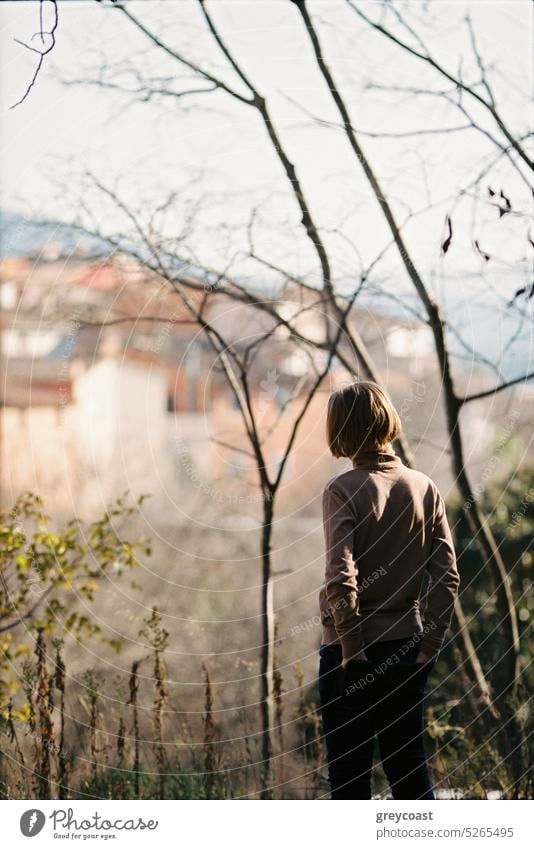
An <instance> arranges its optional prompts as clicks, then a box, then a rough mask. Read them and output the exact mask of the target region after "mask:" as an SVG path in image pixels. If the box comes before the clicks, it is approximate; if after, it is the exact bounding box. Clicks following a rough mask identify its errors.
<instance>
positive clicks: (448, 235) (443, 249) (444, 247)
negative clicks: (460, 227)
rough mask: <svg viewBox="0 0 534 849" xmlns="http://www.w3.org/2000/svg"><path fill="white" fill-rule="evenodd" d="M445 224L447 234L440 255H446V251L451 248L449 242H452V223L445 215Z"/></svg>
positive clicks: (448, 216)
mask: <svg viewBox="0 0 534 849" xmlns="http://www.w3.org/2000/svg"><path fill="white" fill-rule="evenodd" d="M445 223H446V224H447V227H448V234H447V237H446V239H445V241H444V242H443V243H442V245H441V253H442V254H446V253H447V251H448V250H449V248H450V246H451V242H452V221H451V218H450V215H447V217H446V218H445Z"/></svg>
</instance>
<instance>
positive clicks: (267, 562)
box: [260, 493, 274, 798]
mask: <svg viewBox="0 0 534 849" xmlns="http://www.w3.org/2000/svg"><path fill="white" fill-rule="evenodd" d="M273 506H274V505H273V497H272V495H271V494H270V493H268V494H265V495H264V500H263V524H262V535H261V561H262V563H261V566H262V579H261V634H262V642H261V661H260V665H261V671H260V682H261V696H260V706H261V719H262V746H261V754H262V764H261V792H262V798H268V796H269V786H270V784H271V758H272V736H271V735H272V730H273V721H274V712H273V698H272V686H273V654H274V606H273V579H272V571H271V538H272V519H273Z"/></svg>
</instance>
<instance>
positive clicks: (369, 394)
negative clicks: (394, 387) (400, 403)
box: [326, 380, 401, 457]
mask: <svg viewBox="0 0 534 849" xmlns="http://www.w3.org/2000/svg"><path fill="white" fill-rule="evenodd" d="M400 432H401V423H400V419H399V415H398V413H397V411H396V409H395V407H394V406H393V402H392V401H391V399H390V397H389V396H388V394H387V393H386V392H385V391H384V390H383V389H382V387H381V386H379V385H378V383H373V382H372V381H370V380H358V381H357V382H356V383H351V384H350V385H349V386H345V387H343V388H342V389H338V390H337V391H336V392H333V393H332V395H331V396H330V398H329V399H328V413H327V418H326V435H327V440H328V446H329V448H330V451H331V452H332V454H333V455H334V457H354V456H355V455H356V454H357V453H358V452H359V451H362V450H365V449H377V448H381V447H382V446H384V445H387V444H388V442H392V440H394V439H396V438H397V436H399V434H400Z"/></svg>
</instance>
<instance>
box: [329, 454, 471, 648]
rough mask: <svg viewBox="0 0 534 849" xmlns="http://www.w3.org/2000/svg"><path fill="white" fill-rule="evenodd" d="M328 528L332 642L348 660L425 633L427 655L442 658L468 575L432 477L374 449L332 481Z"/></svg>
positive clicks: (424, 643) (423, 645) (362, 455)
mask: <svg viewBox="0 0 534 849" xmlns="http://www.w3.org/2000/svg"><path fill="white" fill-rule="evenodd" d="M323 523H324V535H325V544H326V573H325V580H324V583H323V584H322V586H321V591H320V596H319V606H320V612H321V623H322V626H323V635H322V639H323V642H324V643H326V644H331V643H341V646H342V649H343V660H344V661H347V660H349V659H350V658H351V657H354V656H355V655H357V654H359V653H360V652H361V651H362V650H364V647H365V645H368V644H369V643H371V642H375V641H382V640H394V639H398V638H402V637H409V636H411V635H412V634H414V633H421V632H423V631H424V633H423V635H422V638H421V644H420V645H421V650H422V651H424V652H425V654H427V655H429V656H431V657H434V656H435V655H437V653H438V652H439V650H440V648H441V645H442V643H443V640H444V637H445V633H446V631H447V628H448V627H449V624H450V620H451V616H452V611H453V605H454V600H455V598H456V595H457V593H458V586H459V583H460V577H459V575H458V570H457V568H456V556H455V553H454V546H453V542H452V537H451V532H450V528H449V524H448V522H447V516H446V513H445V506H444V503H443V498H442V497H441V495H440V493H439V492H438V490H437V488H436V486H435V484H434V483H433V482H432V481H431V480H430V478H428V477H427V476H426V475H424V474H422V472H418V471H415V470H414V469H409V468H407V467H406V466H405V465H404V464H403V463H402V461H401V459H400V457H398V456H397V455H396V454H395V453H394V451H393V449H392V448H391V447H390V446H388V447H387V448H386V449H384V450H383V451H381V452H377V451H366V452H365V453H363V454H360V455H358V458H357V460H356V461H354V463H353V468H352V469H350V470H349V471H347V472H344V473H342V474H340V475H337V476H336V477H335V478H332V480H330V481H328V483H327V484H326V487H325V490H324V494H323ZM425 572H427V573H428V576H429V583H428V587H427V591H426V593H425V599H424V600H422V599H420V595H421V590H422V585H423V579H424V576H425Z"/></svg>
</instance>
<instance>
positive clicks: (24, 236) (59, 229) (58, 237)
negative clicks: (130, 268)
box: [0, 210, 109, 260]
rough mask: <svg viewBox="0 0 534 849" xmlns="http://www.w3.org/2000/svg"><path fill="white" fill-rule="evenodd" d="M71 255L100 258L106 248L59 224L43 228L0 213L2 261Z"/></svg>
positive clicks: (18, 216) (15, 214)
mask: <svg viewBox="0 0 534 849" xmlns="http://www.w3.org/2000/svg"><path fill="white" fill-rule="evenodd" d="M72 253H76V254H85V255H87V256H102V255H105V254H106V253H109V248H108V247H107V246H106V244H105V242H103V241H102V240H101V239H97V238H95V237H91V236H85V235H84V234H82V233H80V232H79V231H78V230H76V228H74V227H69V226H68V225H66V224H62V223H61V222H58V223H57V224H55V223H50V224H49V223H46V224H44V223H41V222H39V221H38V220H36V219H34V218H27V217H26V216H24V215H21V214H20V213H18V212H9V211H7V210H0V255H1V256H2V257H3V258H4V259H5V258H16V257H29V256H42V258H43V260H44V259H49V258H54V259H55V258H57V257H59V256H68V255H70V254H72Z"/></svg>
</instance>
